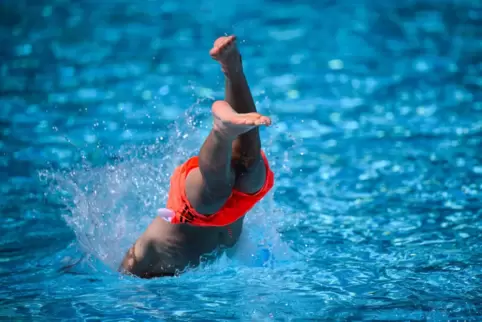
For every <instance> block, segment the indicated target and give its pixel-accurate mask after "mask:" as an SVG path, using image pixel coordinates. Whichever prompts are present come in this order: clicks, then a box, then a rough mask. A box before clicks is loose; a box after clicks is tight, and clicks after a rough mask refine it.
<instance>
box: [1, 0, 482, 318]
mask: <svg viewBox="0 0 482 322" xmlns="http://www.w3.org/2000/svg"><path fill="white" fill-rule="evenodd" d="M357 3H358V4H356V5H355V4H353V2H351V1H336V2H335V1H294V2H289V1H254V0H248V1H241V0H230V1H227V2H225V1H219V0H211V1H204V0H201V1H192V0H189V1H188V0H186V1H182V2H180V1H170V0H167V1H143V2H142V3H141V2H139V1H101V2H100V4H99V3H97V2H94V1H82V2H77V1H68V0H64V1H60V0H58V1H35V2H33V1H26V0H23V1H13V0H8V1H5V0H4V1H3V2H1V3H0V39H1V40H2V45H1V46H0V57H1V60H0V77H1V81H0V179H1V180H0V215H1V222H0V235H1V236H2V238H1V239H0V252H1V257H0V286H1V287H0V319H5V320H8V321H23V320H44V321H56V320H61V319H64V320H66V321H78V320H82V321H83V320H85V321H95V320H101V321H134V320H138V321H200V320H243V321H272V320H275V321H278V320H279V321H284V320H293V321H306V320H309V319H312V320H356V321H360V320H370V321H373V320H377V321H381V320H383V321H387V320H391V321H393V320H415V321H426V320H429V321H447V320H451V321H452V320H453V321H456V320H459V321H462V320H464V321H477V320H481V319H482V260H481V258H482V248H481V242H480V236H481V232H482V211H481V205H482V158H481V153H480V151H482V150H481V149H482V147H481V146H482V145H481V143H482V103H481V97H482V91H481V86H482V60H481V58H480V57H482V46H481V44H482V43H481V42H480V39H481V36H482V28H481V25H482V6H481V4H480V2H478V1H430V0H424V1H392V2H389V1H369V0H366V1H363V2H357ZM224 33H236V34H237V35H238V36H239V39H240V47H241V50H242V53H243V57H244V60H245V67H246V73H247V76H248V78H249V81H250V83H251V87H252V90H253V93H254V95H255V98H256V101H257V103H258V106H259V108H260V111H261V112H263V113H266V114H269V115H271V116H272V117H273V120H274V126H273V127H272V128H270V129H267V130H263V133H262V135H263V142H264V147H265V149H266V152H267V154H268V157H269V159H270V162H271V165H272V167H273V169H274V170H275V173H276V185H275V188H274V189H273V192H272V193H271V194H270V196H269V197H267V198H266V199H265V200H264V201H263V202H262V203H261V204H260V205H259V206H257V207H256V208H255V209H254V210H253V212H252V213H250V215H249V216H248V219H247V223H246V230H245V233H244V235H243V238H242V241H241V242H240V244H239V248H238V249H237V250H236V252H234V253H233V254H229V256H224V257H222V258H221V259H220V260H219V261H217V262H215V263H212V264H209V265H205V266H203V267H201V268H199V269H196V270H193V271H191V272H188V273H186V274H184V275H182V276H181V277H179V278H164V279H155V280H148V281H146V280H139V279H135V278H130V277H123V276H120V275H119V274H117V273H116V271H115V269H116V267H117V265H118V263H119V261H120V260H121V258H122V256H123V254H124V252H125V250H126V249H127V247H128V246H129V245H130V243H132V242H133V241H134V240H135V238H136V237H137V236H138V234H139V233H140V232H141V231H142V230H143V228H145V226H146V225H147V224H148V223H149V222H150V221H151V220H152V218H154V216H155V214H156V213H155V210H156V209H157V208H160V207H163V206H164V202H165V200H166V191H167V188H168V182H169V176H170V174H171V172H172V170H173V169H174V167H175V166H176V165H178V164H179V163H180V162H182V161H183V160H184V159H185V158H187V157H188V156H190V155H192V154H194V153H195V152H196V149H197V148H198V146H199V144H200V143H201V141H202V138H203V136H204V135H205V134H206V133H207V131H208V128H209V124H210V120H209V106H210V103H211V102H212V101H213V99H219V98H221V97H222V85H223V83H222V77H221V75H220V72H219V67H218V66H217V65H216V64H215V63H214V62H213V61H212V60H211V59H210V58H209V56H208V55H207V52H208V50H209V49H210V47H211V44H212V42H213V40H214V39H215V38H216V37H217V36H219V35H222V34H224Z"/></svg>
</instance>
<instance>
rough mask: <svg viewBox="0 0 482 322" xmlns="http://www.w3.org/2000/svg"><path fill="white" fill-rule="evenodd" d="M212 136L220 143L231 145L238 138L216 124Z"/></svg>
mask: <svg viewBox="0 0 482 322" xmlns="http://www.w3.org/2000/svg"><path fill="white" fill-rule="evenodd" d="M211 134H212V136H213V137H214V138H215V139H216V140H217V141H218V142H227V143H229V144H231V143H232V142H233V141H234V140H236V136H232V135H229V134H227V133H226V131H224V130H223V129H222V128H221V127H219V126H217V125H216V124H214V126H213V129H212V130H211Z"/></svg>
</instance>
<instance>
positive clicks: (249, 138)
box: [210, 36, 266, 193]
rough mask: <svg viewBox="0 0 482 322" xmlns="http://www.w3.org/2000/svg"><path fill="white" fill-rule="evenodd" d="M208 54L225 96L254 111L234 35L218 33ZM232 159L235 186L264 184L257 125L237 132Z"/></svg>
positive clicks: (246, 188)
mask: <svg viewBox="0 0 482 322" xmlns="http://www.w3.org/2000/svg"><path fill="white" fill-rule="evenodd" d="M210 55H211V56H212V57H213V58H214V59H215V60H217V61H218V62H219V63H220V64H221V67H222V70H223V72H224V74H225V100H226V101H227V102H228V103H229V105H231V106H232V107H233V109H234V110H235V111H236V112H237V113H240V114H242V113H256V105H255V103H254V100H253V96H252V95H251V91H250V89H249V85H248V81H247V80H246V77H245V75H244V71H243V66H242V60H241V55H240V53H239V51H238V48H237V47H236V38H235V37H234V36H229V37H220V38H218V39H217V40H216V41H215V43H214V48H213V49H211V52H210ZM232 148H233V152H232V160H233V165H234V169H235V172H236V180H235V188H236V189H237V190H239V191H242V192H245V193H255V192H257V191H258V190H259V189H261V187H262V186H263V184H264V180H265V177H266V167H265V166H264V163H263V161H262V159H261V140H260V138H259V129H258V128H253V129H252V130H250V131H248V132H246V133H244V134H242V135H240V136H238V137H237V138H236V139H235V140H234V141H233V145H232Z"/></svg>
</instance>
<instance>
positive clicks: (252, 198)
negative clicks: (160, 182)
mask: <svg viewBox="0 0 482 322" xmlns="http://www.w3.org/2000/svg"><path fill="white" fill-rule="evenodd" d="M261 156H262V158H263V161H264V165H265V166H266V180H265V182H264V185H263V187H262V188H261V190H259V191H258V192H257V193H255V194H251V195H250V194H246V193H243V192H240V191H237V190H234V189H233V191H232V193H231V196H230V197H229V199H228V200H227V201H226V203H225V204H224V206H223V207H222V208H221V209H220V210H219V211H218V212H217V213H215V214H212V215H209V216H205V215H202V214H200V213H198V212H197V211H196V210H194V208H193V207H192V206H191V204H190V203H189V201H188V200H187V196H186V190H185V184H186V178H187V175H188V173H189V171H191V170H192V169H195V168H197V167H199V165H198V157H197V156H196V157H193V158H190V159H189V160H187V161H186V162H185V163H184V164H182V165H181V166H179V167H178V168H176V170H175V171H174V174H173V175H172V177H171V187H170V189H169V197H168V199H167V208H169V209H171V210H173V211H174V213H175V216H174V217H173V218H172V220H171V223H173V224H179V223H189V224H191V225H194V226H227V225H230V224H232V223H233V222H235V221H236V220H238V219H239V218H241V217H243V216H244V215H246V213H247V212H248V211H249V210H250V209H251V208H253V207H254V205H255V204H256V203H257V202H258V201H260V200H261V199H262V198H263V197H264V196H265V195H266V194H267V193H268V192H269V191H270V190H271V188H272V187H273V184H274V174H273V172H272V171H271V169H270V167H269V164H268V159H267V158H266V155H265V154H264V153H263V152H261Z"/></svg>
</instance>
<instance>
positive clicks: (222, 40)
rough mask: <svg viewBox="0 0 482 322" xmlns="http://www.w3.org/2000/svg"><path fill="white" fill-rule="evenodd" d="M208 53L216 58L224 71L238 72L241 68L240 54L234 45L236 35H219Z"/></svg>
mask: <svg viewBox="0 0 482 322" xmlns="http://www.w3.org/2000/svg"><path fill="white" fill-rule="evenodd" d="M209 55H211V57H212V58H213V59H215V60H217V61H218V62H219V63H220V64H221V67H222V69H223V71H224V72H225V73H226V72H239V71H240V70H242V66H241V55H240V54H239V50H238V48H237V47H236V36H228V37H219V38H218V39H216V41H215V42H214V46H213V48H212V49H211V50H210V51H209Z"/></svg>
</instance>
